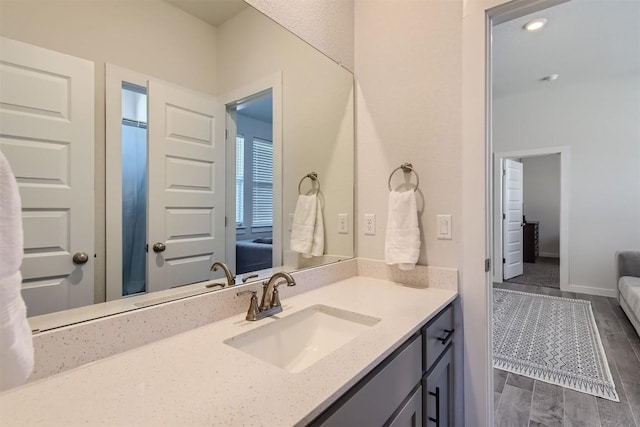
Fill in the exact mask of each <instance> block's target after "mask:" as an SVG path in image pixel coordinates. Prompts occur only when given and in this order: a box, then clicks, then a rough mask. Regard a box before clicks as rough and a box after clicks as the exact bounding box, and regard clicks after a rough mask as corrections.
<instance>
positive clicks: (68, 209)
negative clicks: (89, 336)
mask: <svg viewBox="0 0 640 427" xmlns="http://www.w3.org/2000/svg"><path fill="white" fill-rule="evenodd" d="M0 56H1V62H0V149H1V150H2V152H3V153H4V154H5V156H6V157H7V159H8V160H9V163H10V164H11V168H12V169H13V172H14V173H15V175H16V178H17V181H18V187H19V189H20V196H21V198H22V218H23V228H24V260H23V263H22V268H21V272H22V277H23V290H22V295H23V297H24V299H25V301H26V303H27V313H28V315H29V316H35V315H40V314H45V313H51V312H54V311H59V310H65V309H69V308H74V307H80V306H83V305H87V304H93V293H94V289H93V282H94V277H93V268H94V259H93V257H94V248H93V244H94V194H93V190H94V189H93V180H94V179H93V149H94V148H93V147H94V82H93V75H94V74H93V63H92V62H90V61H86V60H84V59H80V58H76V57H73V56H69V55H64V54H61V53H59V52H55V51H52V50H48V49H42V48H40V47H36V46H32V45H29V44H26V43H21V42H18V41H15V40H11V39H7V38H0ZM76 253H86V254H87V255H88V260H87V262H86V263H85V264H74V262H73V255H74V254H76Z"/></svg>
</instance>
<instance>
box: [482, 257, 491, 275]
mask: <svg viewBox="0 0 640 427" xmlns="http://www.w3.org/2000/svg"><path fill="white" fill-rule="evenodd" d="M488 271H491V258H487V259H485V260H484V272H485V273H486V272H488Z"/></svg>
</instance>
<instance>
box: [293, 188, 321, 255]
mask: <svg viewBox="0 0 640 427" xmlns="http://www.w3.org/2000/svg"><path fill="white" fill-rule="evenodd" d="M291 250H292V251H295V252H299V253H301V254H302V256H304V257H306V258H311V256H320V255H322V254H323V253H324V224H323V222H322V209H321V206H320V202H319V201H318V197H317V196H316V195H300V196H298V202H297V203H296V210H295V212H294V214H293V225H292V227H291Z"/></svg>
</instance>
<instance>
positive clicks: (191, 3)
mask: <svg viewBox="0 0 640 427" xmlns="http://www.w3.org/2000/svg"><path fill="white" fill-rule="evenodd" d="M165 1H166V2H167V3H171V4H172V5H174V6H176V7H177V8H180V9H182V10H184V11H185V12H187V13H188V14H190V15H193V16H195V17H196V18H200V19H202V20H203V21H205V22H206V23H208V24H211V25H213V26H214V27H217V26H218V25H220V24H222V23H223V22H224V21H226V20H227V19H229V18H231V17H232V16H234V15H236V14H237V13H238V12H240V11H241V10H243V9H245V8H246V7H248V5H247V3H245V2H244V1H243V0H165Z"/></svg>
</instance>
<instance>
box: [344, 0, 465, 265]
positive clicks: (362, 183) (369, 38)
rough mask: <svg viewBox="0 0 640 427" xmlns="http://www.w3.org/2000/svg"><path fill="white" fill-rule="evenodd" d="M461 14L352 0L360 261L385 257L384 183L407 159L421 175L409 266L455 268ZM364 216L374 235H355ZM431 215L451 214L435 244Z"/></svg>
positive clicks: (458, 6)
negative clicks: (446, 231) (444, 235)
mask: <svg viewBox="0 0 640 427" xmlns="http://www.w3.org/2000/svg"><path fill="white" fill-rule="evenodd" d="M461 16H462V3H461V2H459V1H432V2H423V1H413V0H361V1H356V20H355V22H356V29H355V44H356V48H355V52H356V72H355V74H356V82H357V102H356V103H357V106H358V111H357V135H358V142H357V147H358V148H357V152H358V155H357V158H358V160H357V183H358V186H357V200H358V208H357V212H358V215H359V218H358V224H359V230H358V235H357V253H358V256H359V257H364V258H372V259H384V239H385V229H386V222H387V201H388V189H387V180H388V178H389V174H390V173H391V172H392V171H393V169H395V168H396V167H398V166H400V164H401V163H404V162H411V163H413V166H414V168H415V170H416V171H417V172H418V174H419V175H420V189H419V194H418V195H417V197H418V205H419V209H421V213H420V215H419V221H420V226H421V234H422V245H421V248H420V258H419V261H418V262H419V264H421V265H435V266H441V267H454V268H457V267H459V266H460V263H461V260H460V258H459V256H458V253H457V250H458V246H459V245H460V242H461V229H460V221H459V220H460V214H461V198H462V194H461V192H460V187H461V173H462V169H461V165H460V155H461V154H460V153H461V128H460V120H461V117H460V114H461V84H460V79H461V72H462V69H461V56H460V49H461ZM398 175H402V174H401V173H399V174H398ZM395 179H399V176H395ZM367 213H373V214H375V215H376V220H377V224H376V226H377V230H376V232H377V234H376V235H375V236H365V235H364V220H363V218H362V217H363V215H364V214H367ZM437 214H451V215H452V216H453V220H452V222H453V240H436V227H435V226H436V215H437Z"/></svg>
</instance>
